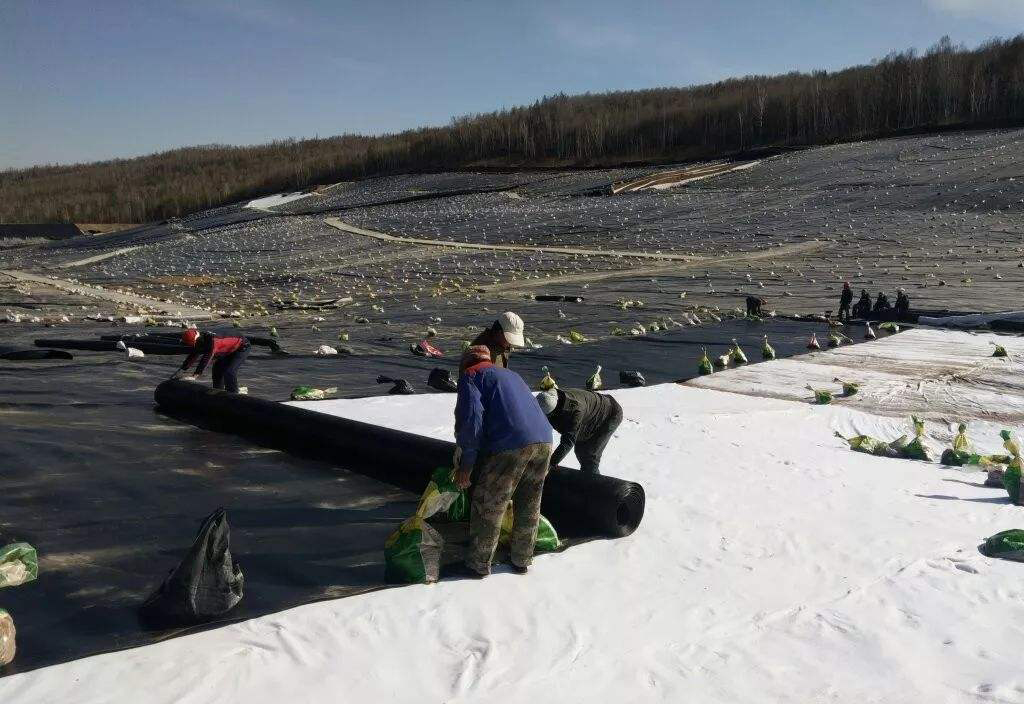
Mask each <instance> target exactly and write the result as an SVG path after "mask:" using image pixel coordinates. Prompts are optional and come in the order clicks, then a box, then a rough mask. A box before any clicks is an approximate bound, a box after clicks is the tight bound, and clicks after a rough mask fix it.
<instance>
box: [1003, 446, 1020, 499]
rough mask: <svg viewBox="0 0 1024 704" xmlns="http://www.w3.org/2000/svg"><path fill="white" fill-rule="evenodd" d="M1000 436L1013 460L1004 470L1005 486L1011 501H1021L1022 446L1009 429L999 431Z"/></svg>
mask: <svg viewBox="0 0 1024 704" xmlns="http://www.w3.org/2000/svg"><path fill="white" fill-rule="evenodd" d="M999 437H1001V438H1002V439H1003V447H1005V448H1006V451H1007V452H1009V453H1010V456H1011V458H1012V459H1011V460H1010V463H1009V464H1008V465H1007V466H1006V471H1005V472H1003V487H1005V488H1006V493H1007V494H1009V495H1010V501H1011V502H1012V503H1014V504H1019V503H1020V477H1021V471H1020V462H1021V460H1020V446H1019V445H1018V444H1017V441H1016V440H1014V439H1013V437H1012V435H1011V434H1010V431H1009V430H1003V431H1001V432H1000V433H999Z"/></svg>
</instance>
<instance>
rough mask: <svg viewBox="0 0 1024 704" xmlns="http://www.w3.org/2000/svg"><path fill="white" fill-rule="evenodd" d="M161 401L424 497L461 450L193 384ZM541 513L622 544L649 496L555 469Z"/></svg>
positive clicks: (161, 390) (166, 391)
mask: <svg viewBox="0 0 1024 704" xmlns="http://www.w3.org/2000/svg"><path fill="white" fill-rule="evenodd" d="M155 398H156V402H157V405H159V406H160V408H161V410H163V411H165V412H166V413H168V414H169V415H172V416H174V417H176V418H180V419H187V420H189V421H194V422H198V423H200V424H203V425H204V426H207V427H210V428H212V429H215V430H222V431H225V432H232V433H236V434H239V435H243V436H245V437H248V438H250V439H253V440H255V441H257V442H259V443H261V444H263V445H268V446H270V447H276V448H279V449H283V450H289V451H292V452H296V453H298V454H302V455H306V456H314V457H317V458H319V459H324V460H327V461H329V462H332V463H334V464H337V465H339V466H341V467H344V468H345V469H349V470H352V471H354V472H359V473H360V474H365V475H367V476H370V477H373V478H374V479H377V480H379V481H382V482H386V483H388V484H393V485H395V486H398V487H401V488H403V489H407V490H409V491H412V492H421V491H423V489H424V488H425V487H426V486H427V483H428V482H429V481H430V475H431V473H432V472H433V471H434V470H435V469H436V468H437V467H441V466H450V464H451V458H452V452H453V450H454V449H455V446H454V444H453V443H450V442H446V441H444V440H437V439H435V438H428V437H424V436H422V435H414V434H412V433H406V432H404V431H401V430H395V429H393V428H384V427H381V426H377V425H371V424H369V423H363V422H361V421H356V420H350V419H348V418H339V417H337V416H332V415H327V414H326V413H318V412H316V411H310V410H307V409H305V408H299V407H297V406H288V405H285V404H282V403H277V402H274V401H268V400H266V399H261V398H255V397H253V396H245V395H239V394H231V393H226V392H223V391H218V390H215V389H211V388H209V387H207V386H202V385H199V384H196V383H193V382H188V381H176V380H170V381H165V382H163V383H162V384H160V385H159V386H158V387H157V388H156V393H155ZM541 511H542V512H543V513H544V515H545V516H546V517H547V518H548V519H550V520H551V522H552V523H553V524H554V525H555V527H556V528H557V529H558V530H559V531H561V532H565V533H567V534H575V535H600V536H607V537H622V536H626V535H629V534H630V533H632V532H633V531H634V530H636V528H637V526H639V525H640V521H641V519H642V518H643V515H644V490H643V487H642V486H640V485H639V484H637V483H635V482H629V481H624V480H622V479H616V478H614V477H608V476H600V475H597V476H593V475H589V474H584V473H582V472H580V471H578V470H575V469H566V468H564V467H556V468H554V469H552V470H551V472H549V473H548V477H547V480H546V481H545V483H544V499H543V503H542V505H541Z"/></svg>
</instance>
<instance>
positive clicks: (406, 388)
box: [377, 374, 416, 396]
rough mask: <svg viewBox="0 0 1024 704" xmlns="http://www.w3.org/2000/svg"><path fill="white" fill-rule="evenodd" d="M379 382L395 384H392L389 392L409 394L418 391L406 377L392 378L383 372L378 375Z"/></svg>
mask: <svg viewBox="0 0 1024 704" xmlns="http://www.w3.org/2000/svg"><path fill="white" fill-rule="evenodd" d="M377 383H378V384H394V386H392V387H391V388H390V389H389V390H388V393H389V394H393V395H402V396H408V395H409V394H414V393H416V389H414V388H412V384H410V383H409V382H408V381H406V380H405V379H392V378H391V377H389V376H384V375H383V374H381V375H380V376H378V377H377Z"/></svg>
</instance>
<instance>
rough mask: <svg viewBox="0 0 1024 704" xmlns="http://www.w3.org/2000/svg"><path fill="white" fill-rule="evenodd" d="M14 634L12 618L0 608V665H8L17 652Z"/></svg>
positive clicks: (15, 631)
mask: <svg viewBox="0 0 1024 704" xmlns="http://www.w3.org/2000/svg"><path fill="white" fill-rule="evenodd" d="M16 635H17V630H15V628H14V619H12V618H11V615H10V614H9V613H7V612H6V611H4V610H3V609H0V667H3V666H4V665H10V664H11V663H12V662H13V661H14V654H15V653H16V652H17V647H16V644H15V636H16Z"/></svg>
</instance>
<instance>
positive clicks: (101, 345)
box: [35, 339, 193, 355]
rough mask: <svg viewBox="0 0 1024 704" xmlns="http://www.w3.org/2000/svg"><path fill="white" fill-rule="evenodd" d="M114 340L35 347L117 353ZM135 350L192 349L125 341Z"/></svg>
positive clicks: (60, 342)
mask: <svg viewBox="0 0 1024 704" xmlns="http://www.w3.org/2000/svg"><path fill="white" fill-rule="evenodd" d="M117 342H118V341H116V340H45V339H44V340H36V341H35V345H36V347H49V348H53V349H59V350H88V351H91V352H116V351H118V347H117ZM124 342H125V344H126V345H130V346H131V347H134V348H135V349H137V350H142V351H143V352H145V353H146V354H167V355H174V354H189V353H191V352H192V351H193V348H191V347H187V346H185V345H176V344H169V343H163V342H144V341H142V340H141V339H135V340H125V341H124Z"/></svg>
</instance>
